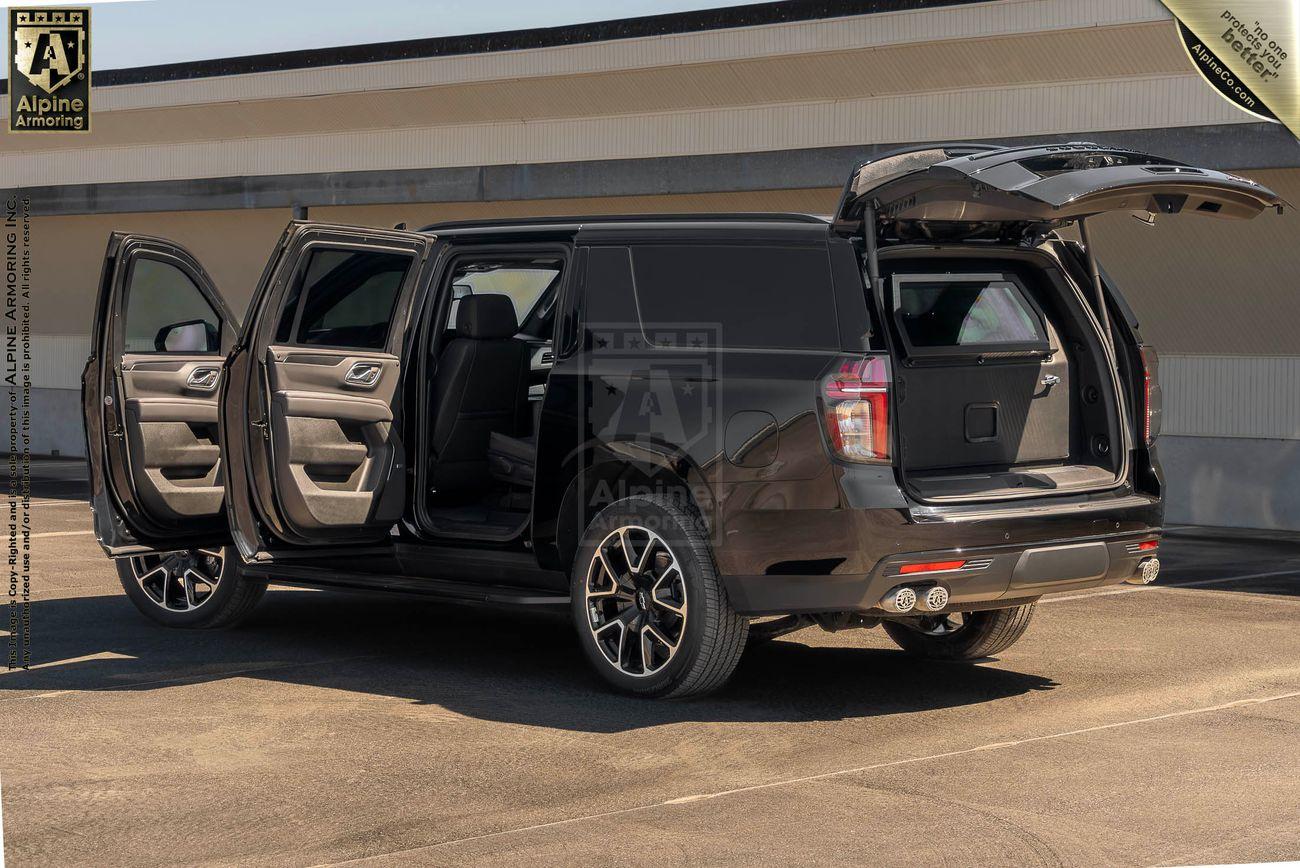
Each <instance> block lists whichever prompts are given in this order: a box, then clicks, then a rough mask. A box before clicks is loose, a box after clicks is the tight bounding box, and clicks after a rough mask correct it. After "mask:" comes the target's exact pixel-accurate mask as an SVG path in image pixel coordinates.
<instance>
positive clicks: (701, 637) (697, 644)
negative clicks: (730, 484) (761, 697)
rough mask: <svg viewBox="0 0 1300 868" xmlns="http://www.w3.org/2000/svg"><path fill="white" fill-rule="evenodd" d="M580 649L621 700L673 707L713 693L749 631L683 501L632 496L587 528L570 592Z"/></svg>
mask: <svg viewBox="0 0 1300 868" xmlns="http://www.w3.org/2000/svg"><path fill="white" fill-rule="evenodd" d="M570 590H571V594H570V596H571V598H572V601H573V602H572V610H573V620H574V625H575V626H576V627H577V630H578V640H579V642H580V644H581V645H582V650H583V652H584V653H585V654H586V655H587V659H588V660H590V661H591V664H592V666H594V667H595V668H596V671H597V672H599V673H600V675H601V677H603V678H604V679H605V680H606V681H608V682H609V683H610V684H612V685H613V686H614V687H616V688H618V689H619V690H622V691H624V692H626V693H631V694H635V695H639V696H653V697H665V698H673V699H680V698H684V697H687V696H699V695H702V694H705V693H709V692H711V691H713V690H717V689H718V688H719V687H721V686H722V685H723V684H725V683H726V682H727V679H728V678H730V677H731V673H732V672H733V671H735V668H736V665H737V664H738V663H739V662H740V656H741V653H742V652H743V651H744V650H745V640H746V638H747V636H748V633H749V622H748V621H747V620H746V619H745V618H743V617H741V616H740V615H738V614H736V611H735V609H733V608H732V607H731V602H730V600H729V599H728V598H727V591H726V588H725V587H723V584H722V581H721V580H720V579H719V577H718V573H717V569H716V568H715V566H714V563H713V554H712V550H711V549H710V547H709V541H708V537H707V535H706V532H705V528H704V521H703V518H702V517H701V516H700V513H699V511H698V510H697V509H695V507H694V506H693V505H692V504H690V503H689V502H688V501H686V500H685V499H684V498H680V497H674V496H669V495H637V496H634V497H628V498H625V499H623V500H620V501H617V502H616V503H613V504H611V505H610V506H608V507H606V508H605V509H603V510H601V512H600V513H599V514H598V515H597V516H596V517H595V518H594V519H593V520H592V522H591V524H590V525H588V527H587V530H586V533H585V534H584V535H583V539H582V543H581V545H580V546H579V548H578V553H577V556H576V557H575V558H574V566H573V577H572V581H571V585H570Z"/></svg>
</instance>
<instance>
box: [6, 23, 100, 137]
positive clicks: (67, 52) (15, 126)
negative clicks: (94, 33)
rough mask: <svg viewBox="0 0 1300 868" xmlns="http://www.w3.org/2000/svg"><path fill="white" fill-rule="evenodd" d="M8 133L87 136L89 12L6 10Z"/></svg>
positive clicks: (88, 113)
mask: <svg viewBox="0 0 1300 868" xmlns="http://www.w3.org/2000/svg"><path fill="white" fill-rule="evenodd" d="M9 48H10V54H9V130H10V132H19V133H34V132H42V133H48V132H55V133H59V132H74V133H85V132H89V131H90V10H89V9H68V8H44V9H10V10H9Z"/></svg>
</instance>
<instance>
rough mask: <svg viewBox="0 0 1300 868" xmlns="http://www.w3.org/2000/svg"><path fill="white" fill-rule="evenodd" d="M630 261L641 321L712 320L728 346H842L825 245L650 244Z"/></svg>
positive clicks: (648, 324)
mask: <svg viewBox="0 0 1300 868" xmlns="http://www.w3.org/2000/svg"><path fill="white" fill-rule="evenodd" d="M632 268H633V274H634V276H635V278H636V300H637V308H638V310H639V312H640V316H641V324H642V328H643V329H654V328H656V327H662V326H670V327H671V326H674V325H694V326H699V325H704V326H710V327H712V328H715V329H716V330H717V331H716V334H717V340H718V343H719V345H720V346H723V347H757V348H779V349H836V348H838V347H839V332H838V327H837V324H836V321H835V297H834V290H833V287H832V284H831V272H830V259H829V257H828V255H827V252H826V248H825V247H774V246H766V245H765V246H761V247H760V246H744V245H709V246H704V245H692V246H686V245H682V246H668V245H664V246H660V245H647V246H638V247H634V248H633V249H632Z"/></svg>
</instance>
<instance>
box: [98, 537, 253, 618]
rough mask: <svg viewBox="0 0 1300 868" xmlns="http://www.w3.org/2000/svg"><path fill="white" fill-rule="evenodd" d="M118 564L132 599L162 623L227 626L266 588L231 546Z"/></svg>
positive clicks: (120, 560) (246, 611) (249, 609)
mask: <svg viewBox="0 0 1300 868" xmlns="http://www.w3.org/2000/svg"><path fill="white" fill-rule="evenodd" d="M116 566H117V577H118V579H119V580H120V581H121V582H122V589H123V590H124V591H126V595H127V596H128V597H130V599H131V602H132V603H134V604H135V607H136V608H137V609H139V610H140V612H141V614H143V615H144V616H145V617H147V618H149V619H150V620H152V621H155V622H157V623H159V624H162V625H163V626H164V627H178V628H188V629H217V628H221V627H231V626H234V625H235V624H237V623H239V622H240V621H242V620H243V619H244V618H246V617H248V614H249V613H250V612H252V610H253V607H254V606H256V605H257V602H258V601H259V600H261V599H262V595H263V594H265V593H266V582H262V581H256V580H253V579H249V578H246V577H245V576H244V575H242V571H241V570H240V569H239V555H238V554H237V553H236V552H235V550H234V548H233V547H231V546H225V547H224V548H212V549H190V550H188V551H179V552H161V553H159V554H148V555H139V556H137V557H131V558H118V559H117V561H116Z"/></svg>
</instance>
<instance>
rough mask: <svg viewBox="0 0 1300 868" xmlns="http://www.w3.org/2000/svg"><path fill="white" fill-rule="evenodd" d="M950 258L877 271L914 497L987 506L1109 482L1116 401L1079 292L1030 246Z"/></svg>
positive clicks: (1114, 457) (1116, 440) (1117, 435)
mask: <svg viewBox="0 0 1300 868" xmlns="http://www.w3.org/2000/svg"><path fill="white" fill-rule="evenodd" d="M949 254H950V255H949V256H947V257H945V258H934V251H933V250H931V251H928V255H927V256H926V258H924V259H922V258H905V256H891V257H889V258H887V260H886V262H883V263H882V272H883V274H884V276H885V291H886V293H887V296H888V298H887V304H888V306H889V309H890V319H891V321H890V327H891V329H892V332H893V334H894V336H895V341H896V345H897V346H898V347H899V348H900V356H901V361H902V364H900V365H899V366H898V371H897V373H896V377H897V379H898V381H899V384H900V394H901V395H902V396H903V397H902V399H901V400H900V402H899V426H900V434H901V436H902V440H903V454H902V467H903V472H904V476H905V478H906V480H907V483H908V485H909V487H910V488H911V490H912V491H913V493H914V494H916V495H918V496H919V497H921V498H922V499H925V500H932V501H942V500H958V499H967V498H971V497H975V496H978V498H979V499H988V498H998V497H1007V496H1016V495H1022V496H1023V495H1026V494H1031V493H1036V494H1044V493H1048V492H1060V493H1065V492H1070V491H1086V490H1092V489H1096V488H1100V487H1105V486H1108V485H1111V484H1114V482H1115V481H1116V477H1117V474H1119V473H1120V472H1121V470H1122V467H1121V455H1122V453H1123V452H1124V449H1123V446H1122V433H1121V430H1120V427H1119V425H1118V420H1119V418H1120V415H1119V406H1118V400H1117V392H1116V389H1115V387H1114V381H1113V377H1112V374H1111V370H1110V366H1109V363H1108V362H1107V361H1106V359H1105V355H1104V353H1103V351H1102V344H1101V339H1100V336H1099V334H1098V333H1097V330H1096V329H1095V328H1093V327H1091V326H1090V323H1091V320H1090V318H1089V314H1088V313H1087V312H1086V309H1085V307H1084V298H1083V296H1082V295H1081V294H1080V291H1079V290H1078V287H1077V286H1076V285H1075V284H1074V283H1073V282H1072V281H1071V280H1070V278H1069V277H1068V275H1067V274H1066V273H1065V271H1064V270H1063V269H1061V268H1060V267H1059V263H1057V262H1056V260H1055V259H1054V258H1052V257H1049V256H1046V255H1038V254H1035V253H1033V252H1032V251H1027V252H1026V253H1025V254H1024V255H1021V256H1017V257H1016V258H1014V259H1012V258H1007V257H1005V256H1000V255H996V254H993V252H992V251H989V252H988V253H984V252H983V251H970V252H965V253H964V252H962V251H960V250H950V251H949ZM977 254H982V255H977Z"/></svg>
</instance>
